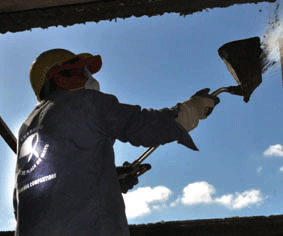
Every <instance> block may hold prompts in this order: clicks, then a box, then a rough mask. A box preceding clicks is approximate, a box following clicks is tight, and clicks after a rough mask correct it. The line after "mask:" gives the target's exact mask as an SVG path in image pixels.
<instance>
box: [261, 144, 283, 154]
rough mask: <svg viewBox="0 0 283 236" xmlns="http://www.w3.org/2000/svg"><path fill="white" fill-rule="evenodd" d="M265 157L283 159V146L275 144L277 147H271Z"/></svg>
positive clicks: (266, 151)
mask: <svg viewBox="0 0 283 236" xmlns="http://www.w3.org/2000/svg"><path fill="white" fill-rule="evenodd" d="M264 156H266V157H271V156H277V157H283V145H280V144H275V145H271V146H269V148H268V149H266V150H265V151H264Z"/></svg>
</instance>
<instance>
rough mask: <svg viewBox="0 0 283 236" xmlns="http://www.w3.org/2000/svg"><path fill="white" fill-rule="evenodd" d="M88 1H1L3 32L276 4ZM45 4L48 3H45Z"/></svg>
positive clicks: (228, 0)
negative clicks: (239, 6)
mask: <svg viewBox="0 0 283 236" xmlns="http://www.w3.org/2000/svg"><path fill="white" fill-rule="evenodd" d="M86 1H87V0H57V1H56V0H52V1H45V0H37V1H35V0H30V1H27V0H25V1H23V0H17V1H15V0H12V2H11V3H10V0H4V1H0V9H2V11H1V10H0V22H1V24H0V33H6V32H19V31H24V30H30V29H32V28H36V27H41V28H47V27H49V26H58V25H62V26H69V25H73V24H77V23H85V22H99V21H101V20H113V19H117V18H123V19H125V18H128V17H131V16H136V17H141V16H144V15H146V16H149V17H150V16H154V15H162V14H164V13H171V12H175V13H179V14H180V15H188V14H193V13H194V12H199V11H203V10H205V9H210V8H216V7H228V6H232V5H234V4H246V3H260V2H275V0H119V1H115V0H102V1H95V0H92V1H91V2H89V1H90V0H89V1H87V2H86ZM23 2H31V4H30V5H29V4H27V3H26V4H23ZM32 2H34V5H32ZM42 2H45V4H43V3H42ZM46 2H50V3H51V5H48V4H46ZM54 2H58V5H56V6H55V5H54ZM63 2H64V3H65V5H64V4H63ZM1 3H2V6H1ZM35 3H36V4H35ZM71 3H72V4H71ZM4 4H5V5H4ZM20 4H22V5H20ZM62 4H63V5H62ZM33 7H34V9H33ZM20 9H23V10H20Z"/></svg>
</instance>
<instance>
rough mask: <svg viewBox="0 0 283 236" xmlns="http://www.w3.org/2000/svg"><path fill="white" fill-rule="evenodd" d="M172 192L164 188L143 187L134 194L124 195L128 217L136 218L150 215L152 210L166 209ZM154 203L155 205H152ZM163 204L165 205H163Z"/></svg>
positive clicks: (133, 192)
mask: <svg viewBox="0 0 283 236" xmlns="http://www.w3.org/2000/svg"><path fill="white" fill-rule="evenodd" d="M171 194H172V191H171V190H170V189H169V188H167V187H164V186H157V187H155V188H151V187H142V188H138V189H136V190H134V191H132V192H128V193H127V194H124V195H123V197H124V201H125V205H126V215H127V217H128V218H129V219H130V218H136V217H139V216H144V215H147V214H150V213H151V211H152V210H158V209H161V208H164V207H166V205H164V202H165V201H167V200H168V198H169V196H170V195H171ZM152 203H154V205H151V204H152ZM162 203H163V204H162Z"/></svg>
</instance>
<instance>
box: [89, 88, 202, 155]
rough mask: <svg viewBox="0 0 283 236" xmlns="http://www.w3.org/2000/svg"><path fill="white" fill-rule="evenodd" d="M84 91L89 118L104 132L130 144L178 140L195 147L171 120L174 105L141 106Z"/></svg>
mask: <svg viewBox="0 0 283 236" xmlns="http://www.w3.org/2000/svg"><path fill="white" fill-rule="evenodd" d="M88 93H89V94H88V96H87V97H88V98H87V101H86V102H87V107H88V110H89V112H88V113H89V114H91V117H90V119H91V120H92V123H93V125H94V126H95V127H96V128H99V129H100V130H101V131H102V132H103V133H104V134H106V135H108V136H110V137H112V138H114V139H118V140H120V141H122V142H130V143H131V144H132V145H134V146H140V145H142V146H144V147H151V146H155V145H158V144H166V143H169V142H172V141H178V143H181V144H183V145H185V146H186V147H188V148H191V149H193V150H198V149H197V147H196V145H195V144H194V142H193V140H192V138H191V136H190V135H189V134H188V133H187V131H186V130H185V129H184V128H183V127H182V126H181V125H180V124H179V123H178V122H176V121H175V118H176V117H177V116H178V115H177V114H178V112H177V107H174V108H171V109H169V108H164V109H161V110H154V109H142V108H141V107H140V106H138V105H128V104H123V103H120V102H119V101H118V99H117V98H116V97H115V96H113V95H109V94H104V93H101V92H98V91H91V90H89V91H88Z"/></svg>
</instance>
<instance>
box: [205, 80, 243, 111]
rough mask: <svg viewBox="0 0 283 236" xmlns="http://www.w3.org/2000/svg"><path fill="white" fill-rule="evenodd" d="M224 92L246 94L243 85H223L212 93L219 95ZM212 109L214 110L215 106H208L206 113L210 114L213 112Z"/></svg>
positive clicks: (215, 95)
mask: <svg viewBox="0 0 283 236" xmlns="http://www.w3.org/2000/svg"><path fill="white" fill-rule="evenodd" d="M223 92H227V93H231V94H234V95H239V96H243V95H244V93H243V90H242V87H241V86H240V85H238V86H230V87H222V88H219V89H217V90H215V91H214V92H212V93H211V94H210V95H211V96H214V97H217V96H218V95H219V94H220V93H223ZM212 110H213V108H208V110H207V113H206V115H207V116H209V115H210V113H211V112H212Z"/></svg>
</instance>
